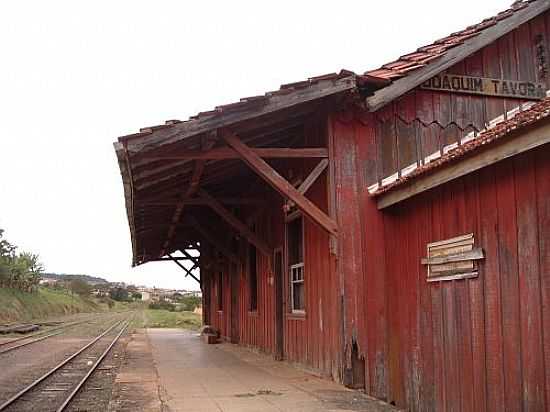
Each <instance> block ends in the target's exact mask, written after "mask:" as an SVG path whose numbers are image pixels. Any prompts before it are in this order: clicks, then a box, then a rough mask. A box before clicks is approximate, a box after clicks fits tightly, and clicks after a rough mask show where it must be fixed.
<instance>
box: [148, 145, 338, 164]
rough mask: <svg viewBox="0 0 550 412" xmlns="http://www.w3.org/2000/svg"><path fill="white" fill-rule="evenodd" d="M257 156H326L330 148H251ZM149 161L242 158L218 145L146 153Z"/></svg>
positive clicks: (227, 148)
mask: <svg viewBox="0 0 550 412" xmlns="http://www.w3.org/2000/svg"><path fill="white" fill-rule="evenodd" d="M251 150H252V151H253V152H254V153H255V154H256V155H257V156H259V157H263V158H274V159H277V158H283V159H285V158H325V157H328V150H327V149H326V148H324V147H305V148H288V147H276V148H275V147H274V148H272V147H259V148H253V149H251ZM143 157H144V158H147V159H148V160H149V161H155V160H190V159H192V160H224V159H240V155H239V154H238V153H237V152H236V151H235V150H234V149H232V148H231V147H216V148H213V149H210V150H208V151H202V150H180V151H177V152H171V153H161V154H154V153H151V154H150V155H144V156H143Z"/></svg>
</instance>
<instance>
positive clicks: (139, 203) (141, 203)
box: [136, 197, 265, 207]
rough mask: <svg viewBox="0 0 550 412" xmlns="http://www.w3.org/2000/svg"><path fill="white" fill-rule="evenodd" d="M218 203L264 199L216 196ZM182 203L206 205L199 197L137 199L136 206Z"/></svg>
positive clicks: (245, 203) (242, 203)
mask: <svg viewBox="0 0 550 412" xmlns="http://www.w3.org/2000/svg"><path fill="white" fill-rule="evenodd" d="M218 201H219V202H220V203H223V204H226V205H232V206H233V205H235V206H241V205H261V204H262V203H265V201H264V199H255V198H246V197H242V198H239V197H222V198H218ZM180 203H183V204H184V205H185V206H206V205H208V202H207V201H205V200H204V199H201V198H191V199H176V198H174V199H172V200H138V201H136V206H138V207H139V206H176V205H178V204H180Z"/></svg>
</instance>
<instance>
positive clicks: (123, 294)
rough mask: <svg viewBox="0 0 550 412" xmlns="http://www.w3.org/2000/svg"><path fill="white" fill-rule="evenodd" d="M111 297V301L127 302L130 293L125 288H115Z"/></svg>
mask: <svg viewBox="0 0 550 412" xmlns="http://www.w3.org/2000/svg"><path fill="white" fill-rule="evenodd" d="M109 295H110V296H111V299H113V300H118V301H119V302H126V301H127V300H128V291H127V290H126V289H124V288H120V287H118V288H113V289H111V292H110V293H109Z"/></svg>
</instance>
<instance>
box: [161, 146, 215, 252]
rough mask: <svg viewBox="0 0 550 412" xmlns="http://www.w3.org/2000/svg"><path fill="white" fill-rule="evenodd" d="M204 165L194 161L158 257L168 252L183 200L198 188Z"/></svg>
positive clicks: (201, 161) (208, 148)
mask: <svg viewBox="0 0 550 412" xmlns="http://www.w3.org/2000/svg"><path fill="white" fill-rule="evenodd" d="M214 143H215V141H214V140H210V141H203V143H202V144H203V150H204V151H208V150H210V149H211V148H212V146H214ZM205 164H206V161H205V160H197V161H195V168H194V170H193V176H192V177H191V181H190V183H189V187H188V188H187V191H186V192H185V195H184V196H182V199H181V200H180V202H179V203H178V204H177V205H176V210H175V211H174V215H173V216H172V220H171V221H170V227H169V228H168V234H167V236H166V240H165V242H164V244H163V245H162V249H161V251H160V253H159V257H162V256H164V255H165V254H166V251H167V250H168V248H169V246H170V242H171V241H172V239H173V238H174V234H175V233H176V226H177V224H178V222H179V221H180V218H181V215H182V213H183V207H184V206H185V200H186V199H188V198H190V197H192V196H193V195H194V194H195V193H196V191H197V190H198V188H199V184H200V180H201V177H202V174H203V172H204V166H205Z"/></svg>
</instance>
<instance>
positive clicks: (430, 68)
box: [367, 0, 550, 111]
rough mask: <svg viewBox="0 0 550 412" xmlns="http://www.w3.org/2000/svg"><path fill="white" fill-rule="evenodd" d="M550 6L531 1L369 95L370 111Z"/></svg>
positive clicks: (546, 3) (545, 2) (545, 1)
mask: <svg viewBox="0 0 550 412" xmlns="http://www.w3.org/2000/svg"><path fill="white" fill-rule="evenodd" d="M549 8H550V1H547V0H544V1H541V2H535V3H530V4H529V6H528V7H525V8H524V9H522V10H518V11H516V12H515V13H514V14H513V15H512V16H510V17H508V18H507V19H503V20H500V21H499V22H498V23H497V24H495V25H494V26H491V27H488V28H487V29H485V30H483V31H482V32H481V33H480V34H479V35H477V36H475V37H472V38H470V39H467V40H466V41H465V42H464V43H463V44H462V45H459V46H456V47H454V48H452V49H450V50H448V51H447V52H446V53H445V55H444V56H443V57H441V58H439V59H437V60H435V61H433V62H431V63H430V64H428V65H427V66H425V67H424V68H421V69H418V70H415V71H413V72H412V73H410V74H408V75H406V76H405V77H403V78H401V79H397V80H395V81H394V82H393V83H392V84H391V85H390V86H388V87H385V88H383V89H380V90H378V91H377V92H375V93H374V95H373V96H371V97H369V98H367V105H368V107H369V110H370V111H376V110H378V109H380V108H381V107H383V106H385V105H386V104H388V103H389V102H391V101H392V100H394V99H395V98H397V97H399V96H401V95H403V94H405V93H406V92H408V91H409V90H412V89H414V88H415V87H417V86H419V85H421V84H422V83H424V82H425V81H426V80H429V79H430V78H432V77H433V76H435V75H437V74H439V73H441V72H442V71H444V70H445V69H447V68H449V67H451V66H453V65H455V64H456V63H458V62H460V61H462V60H464V59H465V58H466V57H468V56H469V55H471V54H473V53H475V52H476V51H478V50H480V49H482V48H483V47H485V46H487V45H488V44H490V43H493V42H494V41H495V40H496V39H498V38H499V37H501V36H503V35H505V34H506V33H508V32H510V31H511V30H513V29H515V28H516V27H518V26H520V25H521V24H523V23H525V22H527V21H529V20H531V19H532V18H533V17H536V16H537V15H539V14H541V13H543V12H544V11H546V10H548V9H549Z"/></svg>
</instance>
